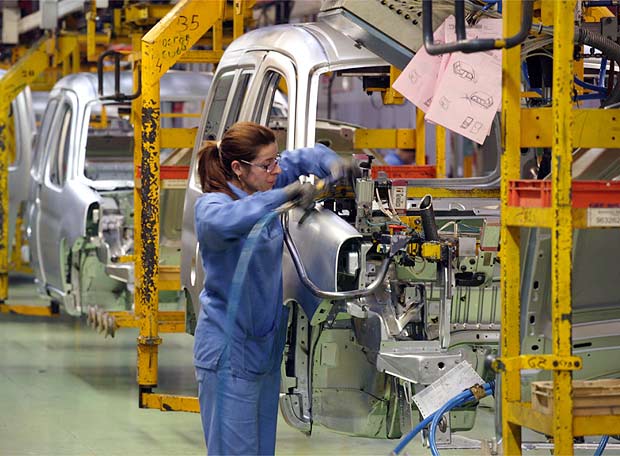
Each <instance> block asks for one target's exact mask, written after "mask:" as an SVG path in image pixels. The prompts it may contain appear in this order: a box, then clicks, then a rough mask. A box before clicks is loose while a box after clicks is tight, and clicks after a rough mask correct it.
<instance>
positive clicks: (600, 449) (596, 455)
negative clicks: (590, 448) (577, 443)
mask: <svg viewBox="0 0 620 456" xmlns="http://www.w3.org/2000/svg"><path fill="white" fill-rule="evenodd" d="M608 441H609V436H608V435H604V436H603V437H601V441H600V442H599V443H598V448H597V449H596V451H595V452H594V456H601V455H602V454H603V451H605V447H606V446H607V442H608Z"/></svg>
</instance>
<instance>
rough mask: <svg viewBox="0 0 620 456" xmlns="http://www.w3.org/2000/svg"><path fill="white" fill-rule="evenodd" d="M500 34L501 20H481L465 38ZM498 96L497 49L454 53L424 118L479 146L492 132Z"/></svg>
mask: <svg viewBox="0 0 620 456" xmlns="http://www.w3.org/2000/svg"><path fill="white" fill-rule="evenodd" d="M449 28H450V27H449V26H448V27H447V29H448V30H449ZM501 35H502V21H501V19H481V20H480V21H479V22H478V24H476V26H475V27H472V28H468V29H467V38H497V37H500V36H501ZM501 95H502V53H501V51H500V50H495V51H488V52H476V53H472V54H463V53H461V52H455V53H453V54H451V55H450V59H449V61H448V64H447V65H446V67H445V70H444V71H443V73H442V74H441V75H440V77H439V81H438V83H437V85H436V87H435V93H434V96H433V101H432V103H431V106H430V108H429V110H428V112H427V113H426V119H427V120H429V121H431V122H434V123H437V124H439V125H443V126H444V127H446V128H448V129H450V130H452V131H454V132H456V133H458V134H460V135H462V136H465V137H466V138H469V139H471V140H472V141H475V142H477V143H478V144H482V143H483V142H484V140H485V138H486V137H487V136H488V134H489V132H490V131H491V126H492V124H493V118H494V117H495V113H496V112H497V111H498V110H500V109H501Z"/></svg>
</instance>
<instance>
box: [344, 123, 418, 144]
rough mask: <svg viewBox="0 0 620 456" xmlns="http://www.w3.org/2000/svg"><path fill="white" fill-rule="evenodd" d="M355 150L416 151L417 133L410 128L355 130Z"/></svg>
mask: <svg viewBox="0 0 620 456" xmlns="http://www.w3.org/2000/svg"><path fill="white" fill-rule="evenodd" d="M353 147H354V148H355V149H395V148H400V149H414V148H415V147H416V131H415V130H412V129H409V128H385V129H371V128H368V129H365V128H360V129H357V130H355V138H354V139H353Z"/></svg>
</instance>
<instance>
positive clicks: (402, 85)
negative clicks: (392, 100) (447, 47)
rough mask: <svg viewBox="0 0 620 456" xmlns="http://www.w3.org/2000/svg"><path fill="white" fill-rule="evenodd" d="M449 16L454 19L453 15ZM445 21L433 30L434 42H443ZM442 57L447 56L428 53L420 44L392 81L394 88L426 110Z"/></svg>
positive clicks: (433, 91)
mask: <svg viewBox="0 0 620 456" xmlns="http://www.w3.org/2000/svg"><path fill="white" fill-rule="evenodd" d="M450 17H451V18H452V20H453V21H454V16H450ZM447 21H448V19H446V21H444V23H443V24H441V25H440V26H439V28H438V29H437V30H436V31H435V34H434V39H435V42H445V32H444V29H445V25H446V22H447ZM442 58H443V59H447V58H448V57H447V56H435V55H430V54H429V53H428V52H426V49H425V48H424V46H422V47H421V48H420V50H419V51H418V52H417V53H416V54H415V55H414V56H413V59H411V61H410V62H409V64H408V65H407V66H406V67H405V69H404V70H403V72H402V73H401V74H400V76H399V77H398V78H397V79H396V81H394V89H395V90H398V92H400V93H401V94H402V95H403V96H404V97H405V98H406V99H408V100H409V101H411V102H412V103H413V104H414V105H416V106H417V107H418V108H420V109H421V110H422V111H424V112H427V111H428V109H429V108H430V106H431V102H432V101H433V94H434V93H435V85H436V84H437V78H438V76H439V72H440V69H441V61H442Z"/></svg>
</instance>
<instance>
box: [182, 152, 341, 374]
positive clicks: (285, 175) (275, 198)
mask: <svg viewBox="0 0 620 456" xmlns="http://www.w3.org/2000/svg"><path fill="white" fill-rule="evenodd" d="M337 160H339V158H338V156H337V155H336V154H335V153H334V152H333V151H332V150H331V149H329V148H327V147H325V146H323V145H321V144H317V145H316V146H315V147H314V148H305V149H297V150H294V151H287V152H284V153H283V154H282V159H281V160H280V168H282V173H281V174H280V175H279V176H278V178H277V180H276V183H275V185H274V188H273V189H272V190H269V191H266V192H256V193H253V194H252V195H248V194H247V193H245V192H244V191H243V190H241V189H239V188H237V187H235V186H234V185H232V184H229V185H230V188H231V189H232V191H233V192H234V193H235V195H237V196H238V197H239V199H237V200H233V199H232V198H231V197H230V196H228V195H226V194H224V193H206V194H205V195H203V196H201V197H200V198H199V199H198V201H197V202H196V206H195V224H196V225H195V226H196V235H197V239H198V242H199V243H200V255H201V259H202V265H203V267H204V271H205V284H204V289H203V290H202V292H201V294H200V303H201V310H200V315H199V316H198V324H197V326H196V332H195V334H194V337H195V340H194V364H195V366H197V367H201V368H204V369H217V368H218V367H229V366H230V368H231V369H232V373H233V375H236V376H238V377H242V378H246V379H249V380H252V379H255V378H256V377H257V376H260V375H264V374H268V373H271V372H273V371H274V370H277V369H279V365H280V362H281V357H282V351H283V349H284V344H285V339H286V326H287V322H288V312H287V311H286V309H285V308H284V306H283V302H282V251H283V232H282V225H281V223H280V219H279V218H277V217H276V218H275V219H274V220H273V221H272V222H271V223H270V224H269V225H268V226H267V227H266V228H265V229H264V230H263V232H262V233H261V235H260V239H259V240H258V242H257V246H256V249H255V250H254V253H253V255H252V258H251V260H250V263H249V267H248V272H247V275H246V279H245V284H244V288H243V290H242V293H241V300H240V303H239V309H238V312H237V316H236V320H235V324H234V327H233V328H228V327H227V326H228V323H227V318H228V317H227V311H228V297H229V294H230V287H231V283H232V280H233V275H234V273H235V268H236V266H237V262H238V260H239V256H240V254H241V250H242V249H243V245H244V243H245V241H246V239H247V237H248V234H249V233H250V230H251V229H252V227H253V226H254V225H255V224H256V222H258V221H259V220H260V219H261V218H262V217H263V216H264V215H265V214H267V213H268V212H270V211H273V210H275V209H276V208H278V207H279V206H280V205H281V204H283V203H284V202H286V199H287V198H286V194H285V192H284V190H283V189H282V187H284V186H286V185H288V184H290V183H292V182H294V181H295V180H296V179H297V178H298V177H299V176H301V175H305V174H314V175H316V176H318V177H320V178H322V177H325V176H327V175H328V174H329V173H330V167H331V165H332V164H333V163H334V161H337ZM231 329H232V336H231V338H230V339H228V338H227V334H228V332H229V331H231ZM227 340H230V342H229V343H228V347H226V345H227ZM225 348H227V350H225Z"/></svg>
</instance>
